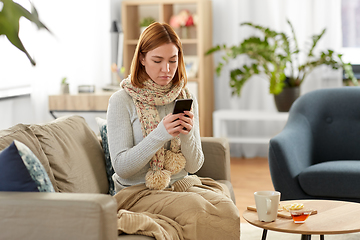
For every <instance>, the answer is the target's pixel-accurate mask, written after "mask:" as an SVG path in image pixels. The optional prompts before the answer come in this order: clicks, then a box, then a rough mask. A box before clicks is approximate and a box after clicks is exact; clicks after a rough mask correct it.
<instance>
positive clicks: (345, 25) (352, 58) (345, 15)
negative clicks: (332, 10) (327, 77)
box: [341, 0, 360, 64]
mask: <svg viewBox="0 0 360 240" xmlns="http://www.w3.org/2000/svg"><path fill="white" fill-rule="evenodd" d="M359 12H360V0H342V1H341V21H342V22H341V27H342V40H343V41H342V42H343V48H342V52H343V53H344V57H343V58H344V61H345V62H351V64H360V14H359Z"/></svg>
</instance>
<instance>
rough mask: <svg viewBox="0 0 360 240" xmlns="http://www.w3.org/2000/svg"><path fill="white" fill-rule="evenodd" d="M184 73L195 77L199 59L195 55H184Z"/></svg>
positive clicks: (189, 76)
mask: <svg viewBox="0 0 360 240" xmlns="http://www.w3.org/2000/svg"><path fill="white" fill-rule="evenodd" d="M184 62H185V69H186V75H187V77H188V78H195V77H196V76H197V73H198V68H199V61H198V57H197V56H184Z"/></svg>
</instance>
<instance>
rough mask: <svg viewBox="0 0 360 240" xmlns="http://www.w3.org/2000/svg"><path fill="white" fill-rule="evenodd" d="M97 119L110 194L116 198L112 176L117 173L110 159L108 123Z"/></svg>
mask: <svg viewBox="0 0 360 240" xmlns="http://www.w3.org/2000/svg"><path fill="white" fill-rule="evenodd" d="M95 119H96V122H97V124H98V126H99V131H100V136H101V140H102V146H103V149H104V154H105V167H106V175H107V178H108V181H109V194H110V195H112V196H114V195H115V193H116V192H115V186H114V181H113V179H112V175H113V174H114V173H115V171H114V168H113V166H112V163H111V158H110V151H109V143H108V138H107V121H106V120H105V119H102V118H99V117H97V118H95Z"/></svg>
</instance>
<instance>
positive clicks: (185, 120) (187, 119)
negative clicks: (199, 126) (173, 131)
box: [180, 111, 194, 134]
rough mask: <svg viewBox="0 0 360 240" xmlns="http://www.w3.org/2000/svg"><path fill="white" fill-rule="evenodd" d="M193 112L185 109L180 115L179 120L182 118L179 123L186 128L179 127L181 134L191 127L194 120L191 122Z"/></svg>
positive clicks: (187, 131)
mask: <svg viewBox="0 0 360 240" xmlns="http://www.w3.org/2000/svg"><path fill="white" fill-rule="evenodd" d="M193 118H194V114H193V113H192V112H190V111H185V112H184V114H182V115H181V116H180V120H182V123H181V125H182V126H183V127H184V128H186V129H181V131H180V132H181V133H182V134H188V133H189V132H190V131H191V129H192V128H193V125H194V122H193Z"/></svg>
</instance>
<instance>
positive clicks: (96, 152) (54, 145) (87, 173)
mask: <svg viewBox="0 0 360 240" xmlns="http://www.w3.org/2000/svg"><path fill="white" fill-rule="evenodd" d="M30 128H31V129H32V130H33V132H34V133H35V135H36V137H37V138H38V139H39V142H40V144H41V147H42V149H43V151H44V153H45V154H46V156H47V158H48V160H49V163H50V166H51V169H52V171H53V173H54V177H55V180H56V185H57V187H58V189H59V191H60V192H77V193H108V191H109V185H108V182H107V178H106V171H105V159H104V153H103V150H102V147H101V145H100V142H99V140H98V138H97V136H96V135H95V133H94V132H93V131H92V130H91V128H90V127H89V126H88V124H87V123H86V121H85V119H84V118H82V117H80V116H65V117H61V118H58V119H56V120H54V121H52V122H49V123H46V124H41V125H31V127H30Z"/></svg>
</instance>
